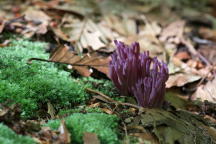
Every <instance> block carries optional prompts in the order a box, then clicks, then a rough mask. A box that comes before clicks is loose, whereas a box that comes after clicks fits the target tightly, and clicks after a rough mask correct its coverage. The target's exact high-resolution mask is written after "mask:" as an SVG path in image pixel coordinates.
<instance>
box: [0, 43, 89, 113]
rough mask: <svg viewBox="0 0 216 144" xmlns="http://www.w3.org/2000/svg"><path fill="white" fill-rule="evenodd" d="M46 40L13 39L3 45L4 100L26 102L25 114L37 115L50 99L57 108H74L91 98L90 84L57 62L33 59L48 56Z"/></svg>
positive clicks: (0, 91)
mask: <svg viewBox="0 0 216 144" xmlns="http://www.w3.org/2000/svg"><path fill="white" fill-rule="evenodd" d="M44 47H45V43H39V42H29V41H26V40H20V41H13V42H12V44H11V45H10V46H8V47H4V48H0V103H1V102H4V101H5V100H11V101H12V102H15V103H18V104H20V105H21V106H22V110H23V115H24V116H33V115H34V116H35V115H36V113H35V112H36V111H37V110H38V109H39V108H40V107H42V106H43V107H44V106H46V104H47V102H51V104H52V105H53V106H54V107H55V108H56V109H60V108H71V107H72V106H73V105H74V104H78V103H83V102H85V100H86V99H87V94H86V93H85V91H84V88H85V86H86V85H83V84H80V83H79V82H78V81H76V80H74V79H71V78H70V77H69V73H67V72H64V71H60V70H58V69H57V68H56V67H54V64H52V63H45V62H36V61H33V63H32V64H27V60H28V59H29V58H32V57H37V58H44V59H48V54H45V53H44Z"/></svg>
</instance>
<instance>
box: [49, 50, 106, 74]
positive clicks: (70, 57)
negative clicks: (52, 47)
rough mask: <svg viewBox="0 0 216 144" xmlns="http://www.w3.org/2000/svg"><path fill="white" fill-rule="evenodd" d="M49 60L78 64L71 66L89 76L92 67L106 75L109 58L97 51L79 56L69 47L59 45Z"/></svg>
mask: <svg viewBox="0 0 216 144" xmlns="http://www.w3.org/2000/svg"><path fill="white" fill-rule="evenodd" d="M50 60H51V61H54V62H61V63H67V64H71V65H73V64H76V65H80V66H73V67H72V68H73V69H75V70H77V71H78V72H79V73H80V74H81V75H83V76H90V75H91V73H92V71H91V69H90V68H94V69H96V70H98V71H100V72H102V73H104V74H106V75H108V63H109V61H110V58H109V57H107V56H102V55H100V54H99V53H97V52H92V53H88V54H83V55H82V56H79V55H77V54H76V53H75V52H73V51H70V50H69V47H67V46H61V47H59V48H58V49H57V50H56V51H55V52H54V53H53V54H52V55H51V57H50Z"/></svg>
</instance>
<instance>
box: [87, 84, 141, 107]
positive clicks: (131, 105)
mask: <svg viewBox="0 0 216 144" xmlns="http://www.w3.org/2000/svg"><path fill="white" fill-rule="evenodd" d="M86 91H88V92H91V93H94V94H98V95H100V96H101V97H103V98H104V99H106V100H108V101H110V102H111V103H116V104H119V105H124V106H129V107H133V108H136V109H138V110H141V109H144V108H143V107H140V106H137V105H134V104H131V103H122V102H119V101H115V100H113V99H112V98H110V97H109V96H107V95H105V94H103V93H101V92H99V91H96V90H93V89H90V88H86Z"/></svg>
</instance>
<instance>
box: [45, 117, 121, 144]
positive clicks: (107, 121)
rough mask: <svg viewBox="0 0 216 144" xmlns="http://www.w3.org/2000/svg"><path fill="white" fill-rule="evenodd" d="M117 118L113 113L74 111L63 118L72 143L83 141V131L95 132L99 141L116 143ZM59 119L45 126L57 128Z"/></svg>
mask: <svg viewBox="0 0 216 144" xmlns="http://www.w3.org/2000/svg"><path fill="white" fill-rule="evenodd" d="M117 120H118V118H117V117H116V116H114V115H108V114H104V113H87V114H82V113H75V114H72V115H71V116H69V117H66V118H65V122H66V126H67V128H68V130H69V131H70V133H71V139H72V143H83V141H82V137H83V134H84V132H91V133H96V134H97V136H98V137H99V139H100V141H101V143H104V144H115V143H118V137H117V134H116V132H117V130H116V128H117ZM59 125H60V120H51V121H49V122H48V124H47V125H46V126H49V127H51V128H52V129H58V127H59Z"/></svg>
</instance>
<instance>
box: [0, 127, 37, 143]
mask: <svg viewBox="0 0 216 144" xmlns="http://www.w3.org/2000/svg"><path fill="white" fill-rule="evenodd" d="M0 143H1V144H36V142H35V141H34V140H33V139H32V138H30V137H27V136H22V135H17V134H16V133H15V132H14V131H12V130H11V129H10V128H8V127H7V126H5V125H3V124H2V123H1V124H0Z"/></svg>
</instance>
